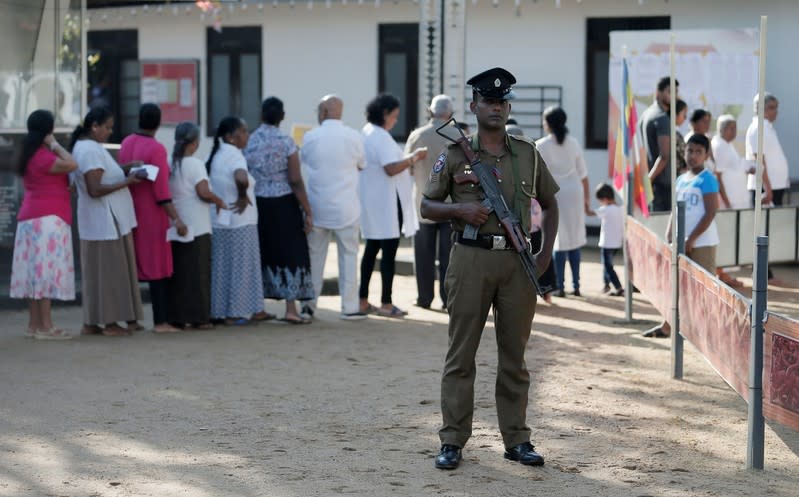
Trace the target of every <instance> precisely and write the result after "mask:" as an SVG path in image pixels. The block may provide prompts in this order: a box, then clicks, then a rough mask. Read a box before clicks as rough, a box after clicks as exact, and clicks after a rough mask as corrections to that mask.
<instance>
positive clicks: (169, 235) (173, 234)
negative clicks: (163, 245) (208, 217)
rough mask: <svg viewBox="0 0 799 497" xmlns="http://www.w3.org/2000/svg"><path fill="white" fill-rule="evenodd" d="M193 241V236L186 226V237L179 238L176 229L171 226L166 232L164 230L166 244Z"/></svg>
mask: <svg viewBox="0 0 799 497" xmlns="http://www.w3.org/2000/svg"><path fill="white" fill-rule="evenodd" d="M193 240H194V234H193V233H192V232H191V228H189V227H188V226H187V227H186V235H185V236H180V235H178V229H177V228H175V227H174V226H172V227H171V228H169V229H168V230H166V241H168V242H184V243H187V242H191V241H193Z"/></svg>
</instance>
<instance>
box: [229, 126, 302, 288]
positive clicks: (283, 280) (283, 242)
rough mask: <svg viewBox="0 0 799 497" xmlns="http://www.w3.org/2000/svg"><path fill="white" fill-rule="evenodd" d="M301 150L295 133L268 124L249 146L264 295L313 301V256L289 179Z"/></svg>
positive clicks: (245, 153) (245, 154) (245, 150)
mask: <svg viewBox="0 0 799 497" xmlns="http://www.w3.org/2000/svg"><path fill="white" fill-rule="evenodd" d="M295 153H297V146H296V145H295V144H294V141H293V140H292V139H291V137H289V136H286V135H284V134H283V133H281V131H280V130H279V129H278V128H277V127H276V126H270V125H268V124H262V125H261V126H259V127H258V129H257V130H255V132H253V134H252V135H250V140H249V142H248V143H247V147H246V148H245V149H244V157H245V158H246V159H247V168H248V169H249V171H250V174H252V175H253V177H254V178H255V198H256V204H257V206H258V239H259V243H260V248H261V271H262V273H263V285H264V298H268V299H277V300H311V299H313V297H314V291H313V282H312V280H311V259H310V256H309V253H308V240H307V238H306V237H305V232H304V231H303V225H304V222H303V213H302V210H301V209H300V204H299V202H298V201H297V197H296V196H295V195H294V193H293V192H292V190H291V185H289V181H288V158H289V156H291V155H292V154H295Z"/></svg>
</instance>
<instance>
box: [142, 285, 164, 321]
mask: <svg viewBox="0 0 799 497" xmlns="http://www.w3.org/2000/svg"><path fill="white" fill-rule="evenodd" d="M168 283H169V278H164V279H162V280H151V281H148V282H147V284H148V285H149V286H150V302H151V303H152V306H153V324H164V323H166V322H167V312H166V309H167V288H168Z"/></svg>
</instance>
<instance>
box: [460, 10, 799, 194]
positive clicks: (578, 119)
mask: <svg viewBox="0 0 799 497" xmlns="http://www.w3.org/2000/svg"><path fill="white" fill-rule="evenodd" d="M560 4H561V7H560V8H558V7H557V6H556V2H555V0H551V1H550V0H538V1H537V2H536V3H533V2H530V1H524V2H522V4H521V7H520V9H517V8H516V7H515V5H514V3H513V2H511V1H505V0H501V1H500V3H499V5H498V6H497V7H494V6H493V4H492V2H490V1H488V0H478V2H477V4H476V5H475V4H473V3H472V2H470V1H467V2H466V7H467V9H466V24H467V33H468V35H467V38H466V53H467V57H466V77H467V78H468V77H469V76H470V75H473V74H476V73H477V72H479V71H482V70H484V69H487V68H489V67H494V66H502V67H505V68H506V69H508V70H510V71H511V72H512V73H513V74H514V75H515V76H516V78H517V80H519V83H520V84H535V85H545V84H553V85H560V86H562V87H563V108H564V110H565V111H566V113H567V114H568V116H569V121H568V126H569V128H570V130H571V133H572V135H573V136H574V137H575V138H577V139H578V140H579V141H580V142H581V143H585V120H586V116H585V111H586V107H585V105H586V102H585V99H586V96H585V92H586V90H585V66H586V62H585V57H586V52H585V45H586V30H587V28H586V20H587V19H588V18H592V17H639V16H641V17H643V16H670V17H671V27H672V29H675V30H680V29H702V28H709V29H710V28H712V29H725V28H745V27H746V28H756V29H759V27H760V16H761V15H767V16H768V18H769V19H768V22H769V26H768V40H767V44H768V45H767V49H768V56H767V59H766V62H767V68H766V87H767V89H768V91H770V92H771V93H774V94H775V95H777V97H778V98H779V100H780V115H779V118H778V120H777V121H776V123H775V126H776V128H777V131H778V133H779V134H780V137H781V142H782V145H783V147H784V149H785V152H786V155H787V156H788V160H789V162H790V164H791V177H792V178H793V182H794V183H796V182H799V140H797V132H796V130H797V129H799V93H797V92H796V91H793V90H792V87H793V83H794V82H795V81H799V64H796V62H795V61H796V56H795V53H794V52H795V50H796V46H797V43H799V35H797V32H796V27H795V20H796V19H799V2H797V1H795V0H768V1H762V2H751V1H748V0H724V1H723V2H721V1H718V0H716V1H713V0H704V1H703V0H695V1H690V0H671V1H669V2H665V1H663V0H646V1H645V2H643V3H642V4H640V5H639V3H638V2H637V1H635V0H584V1H582V2H579V3H578V2H573V1H567V0H562V1H561V2H560ZM448 41H449V40H448ZM665 41H666V42H668V40H665ZM449 46H450V48H452V45H449ZM720 84H723V82H720ZM653 93H654V88H653ZM468 98H471V95H469V96H468ZM715 117H717V116H715ZM740 132H741V133H744V132H745V130H740ZM585 155H586V162H587V164H588V169H589V178H590V183H591V185H595V184H597V183H598V182H600V181H603V180H605V179H606V178H607V168H608V155H607V150H605V149H601V150H598V149H594V150H586V154H585Z"/></svg>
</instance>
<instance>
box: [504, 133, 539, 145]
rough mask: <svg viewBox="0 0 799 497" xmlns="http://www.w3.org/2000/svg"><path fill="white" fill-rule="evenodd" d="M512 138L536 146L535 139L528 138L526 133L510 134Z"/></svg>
mask: <svg viewBox="0 0 799 497" xmlns="http://www.w3.org/2000/svg"><path fill="white" fill-rule="evenodd" d="M508 136H509V137H510V138H511V139H512V140H516V141H520V142H523V143H526V144H528V145H532V146H533V148H535V140H533V139H532V138H528V137H526V136H524V135H508Z"/></svg>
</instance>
